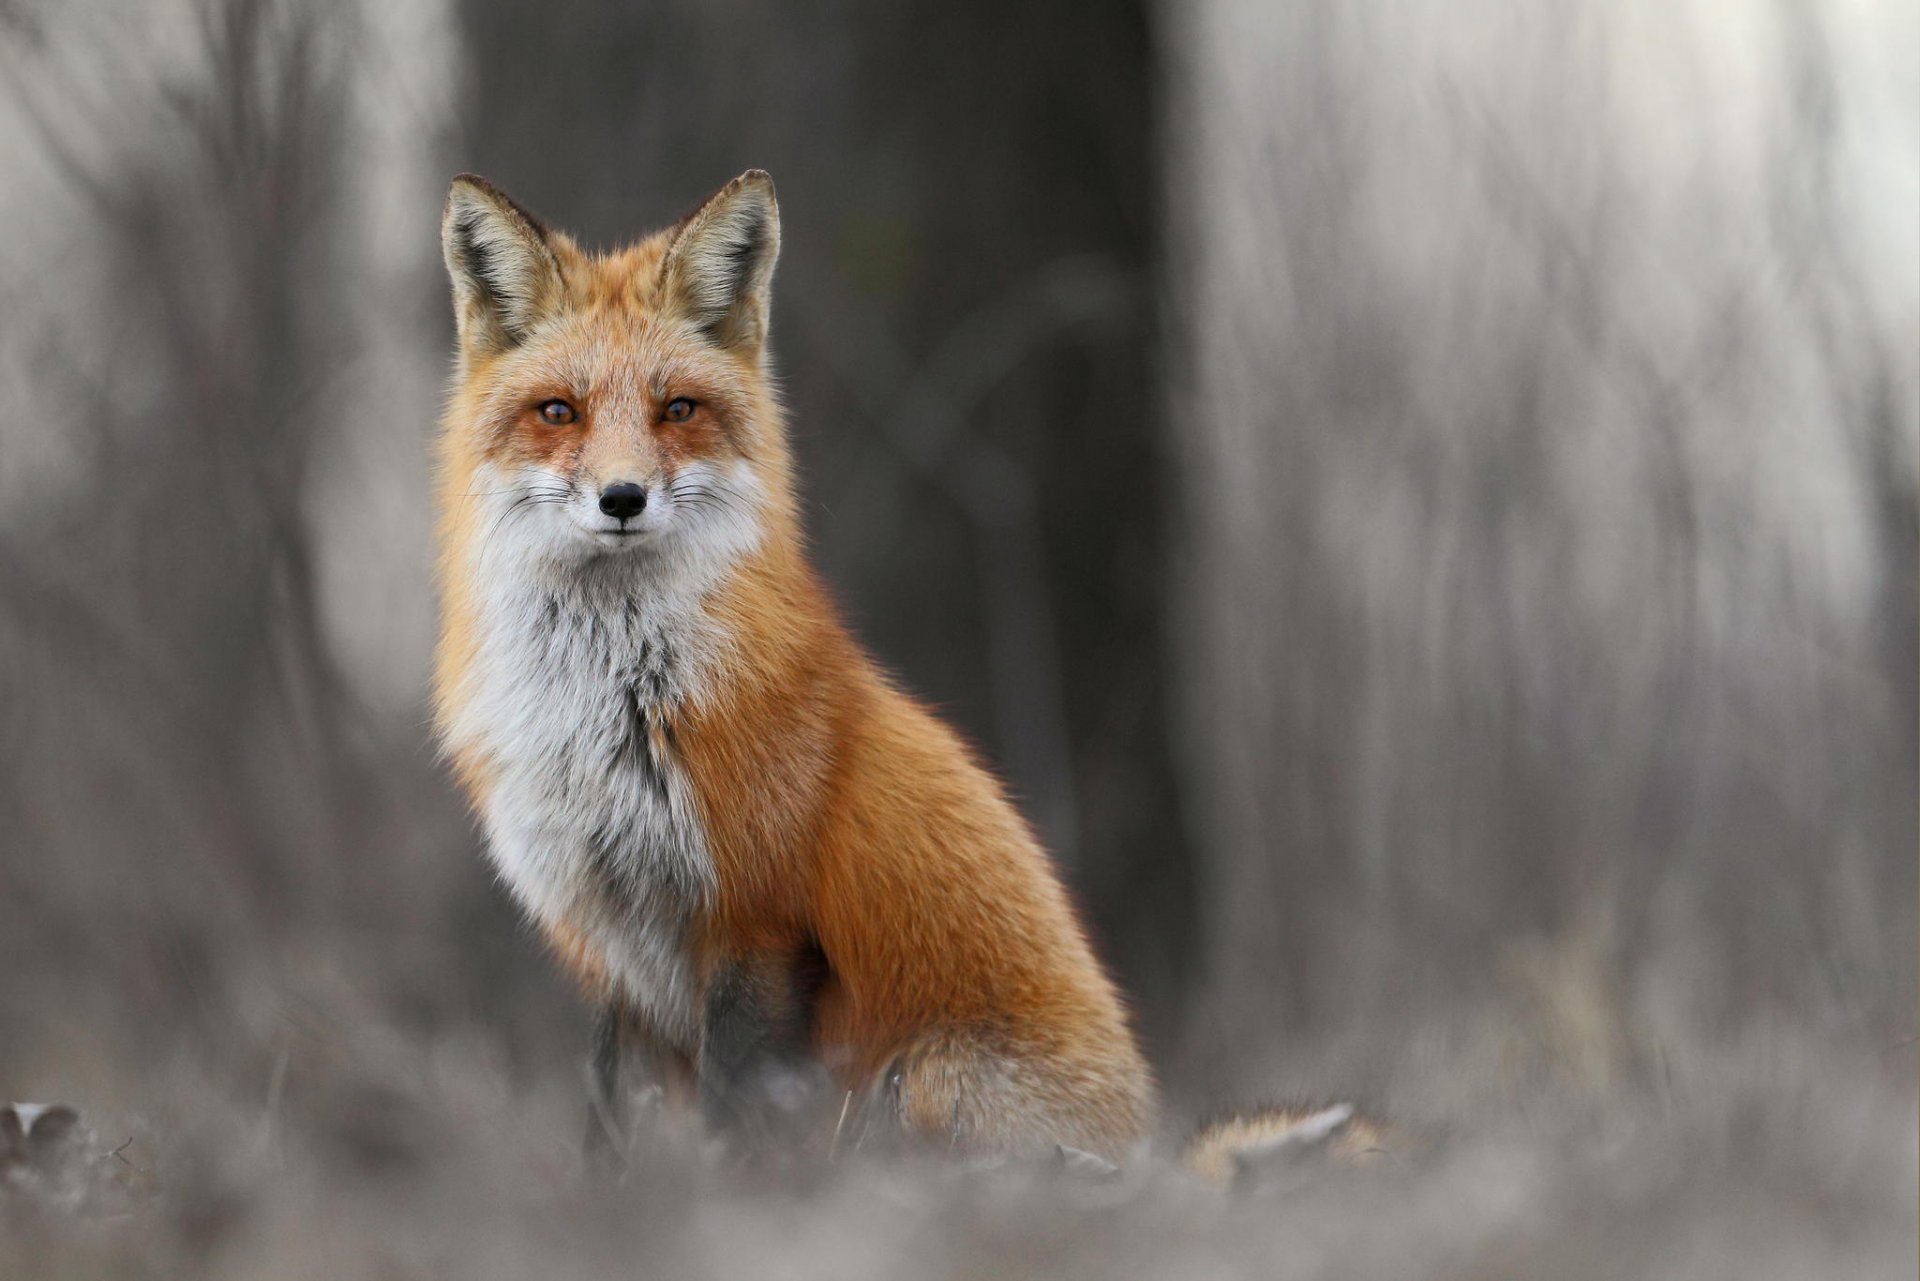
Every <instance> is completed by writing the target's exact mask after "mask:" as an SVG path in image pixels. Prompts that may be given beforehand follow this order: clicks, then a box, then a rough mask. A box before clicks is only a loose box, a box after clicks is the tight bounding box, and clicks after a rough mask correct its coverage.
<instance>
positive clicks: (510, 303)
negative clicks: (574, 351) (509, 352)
mask: <svg viewBox="0 0 1920 1281" xmlns="http://www.w3.org/2000/svg"><path fill="white" fill-rule="evenodd" d="M440 249H441V252H442V254H444V255H445V257H446V260H447V274H448V275H449V276H450V277H452V278H453V310H454V319H455V321H456V323H457V324H458V326H459V329H460V343H461V346H462V347H464V348H466V349H467V350H469V351H475V352H486V351H502V350H505V349H506V348H508V347H512V346H514V345H516V344H517V343H519V342H521V341H522V340H523V339H525V338H526V336H527V334H528V333H529V332H530V331H531V330H532V329H533V326H534V325H535V324H536V323H538V321H539V320H540V319H541V318H542V317H543V316H545V315H547V314H548V313H549V312H550V311H551V310H552V309H553V308H554V307H555V306H557V305H558V303H559V301H560V294H561V280H560V261H559V259H558V257H556V256H555V254H554V249H553V241H552V233H551V232H550V231H548V229H547V226H546V224H545V223H543V222H541V221H540V219H539V218H537V217H535V216H534V215H533V214H531V213H529V212H528V211H527V210H525V209H523V208H521V207H520V206H519V205H517V204H515V203H514V202H513V200H511V199H510V198H509V197H508V196H507V193H506V192H504V191H501V190H500V189H499V188H498V187H496V186H494V185H493V184H492V183H490V182H488V181H487V180H486V179H485V178H481V177H479V176H477V175H475V174H470V173H463V174H461V175H460V176H459V177H457V178H455V179H454V180H453V189H452V190H451V191H449V192H448V193H447V211H446V215H445V216H444V217H443V218H442V220H441V223H440Z"/></svg>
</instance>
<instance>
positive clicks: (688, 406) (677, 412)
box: [665, 396, 694, 423]
mask: <svg viewBox="0 0 1920 1281" xmlns="http://www.w3.org/2000/svg"><path fill="white" fill-rule="evenodd" d="M693 410H694V404H693V402H692V401H691V400H688V399H687V398H686V397H685V396H675V397H674V398H673V399H672V400H669V401H668V402H667V412H666V415H665V417H666V420H667V421H668V422H670V423H683V422H685V421H687V419H689V418H691V417H693Z"/></svg>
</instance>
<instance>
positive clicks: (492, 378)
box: [441, 169, 789, 572]
mask: <svg viewBox="0 0 1920 1281" xmlns="http://www.w3.org/2000/svg"><path fill="white" fill-rule="evenodd" d="M441 242H442V248H443V250H444V253H445V257H446V264H447V272H448V274H449V275H450V276H451V277H452V281H453V302H454V313H455V317H456V321H457V326H458V330H459V362H458V373H457V377H456V382H455V386H454V391H453V395H452V398H451V403H450V406H449V412H448V417H447V422H446V427H445V431H444V433H443V437H442V500H443V503H444V504H445V505H446V508H447V510H446V511H445V512H444V513H443V516H444V517H445V518H446V519H448V520H449V521H450V522H452V524H453V526H454V530H455V534H456V538H457V539H458V541H461V542H463V543H467V544H469V545H470V547H469V549H470V550H472V551H474V552H477V553H478V554H479V555H480V556H481V557H483V558H484V559H485V560H486V561H487V562H488V563H489V564H491V565H495V566H500V565H504V564H509V563H511V564H517V565H520V566H522V567H526V568H528V569H530V570H532V571H534V572H541V571H547V572H565V571H566V570H567V569H569V568H578V567H581V566H586V565H596V566H600V567H603V568H617V567H620V566H632V567H633V568H635V569H636V570H640V569H651V570H654V571H660V570H662V569H663V568H681V569H685V568H696V567H705V568H706V569H707V570H708V571H709V572H710V571H712V570H714V569H721V568H724V567H725V566H726V565H728V564H730V563H732V562H733V561H735V560H737V559H738V558H739V557H741V556H743V555H745V554H747V553H748V552H749V551H751V550H752V549H753V548H754V547H755V546H757V545H758V544H759V543H760V542H761V541H762V540H763V539H764V538H765V537H766V534H767V532H768V522H769V521H770V520H776V519H779V518H780V517H781V514H782V512H783V511H784V510H785V507H786V504H787V501H788V500H787V498H786V495H787V493H788V490H789V479H788V468H789V464H788V461H787V453H786V445H785V440H784V429H783V427H782V423H781V417H780V408H779V404H778V400H777V397H776V395H775V393H774V391H773V386H772V381H771V378H770V377H769V374H768V369H767V353H766V339H767V321H768V314H769V313H768V304H769V291H770V287H771V284H772V279H773V268H774V261H775V259H776V258H777V257H778V255H779V251H780V212H779V208H778V206H777V205H776V204H775V202H774V195H773V181H772V179H770V178H769V177H768V176H767V175H766V174H765V173H763V172H761V171H760V170H757V169H756V170H749V171H748V172H746V173H744V174H742V175H740V176H739V177H738V178H735V179H734V180H733V181H732V182H730V183H728V184H727V185H726V186H725V187H723V188H721V189H720V191H718V192H717V193H715V194H714V195H713V196H712V197H711V198H709V199H708V200H707V201H706V203H705V204H703V205H701V207H700V208H699V209H697V210H696V211H695V212H694V213H692V214H691V215H689V216H688V217H686V218H684V219H682V220H681V221H680V222H678V223H677V224H675V225H674V226H672V227H670V228H668V229H666V230H665V231H661V232H658V233H656V234H654V235H652V236H649V237H647V238H646V239H644V240H641V241H639V242H638V243H636V244H634V245H631V246H629V247H627V248H625V249H621V250H617V251H614V252H611V253H606V254H591V253H588V252H586V251H584V250H582V249H581V248H579V247H578V246H577V245H576V244H575V243H574V242H573V241H572V240H571V239H570V238H569V237H567V236H566V235H565V234H563V233H561V232H558V231H555V230H553V229H552V228H550V227H548V226H547V225H546V224H545V223H544V222H542V221H541V219H540V218H538V217H536V216H535V215H534V214H532V213H530V212H528V211H527V210H526V209H524V208H522V207H521V206H520V205H518V204H516V203H515V202H514V201H513V200H511V199H509V198H508V197H507V196H506V194H505V193H503V192H501V191H500V190H499V189H498V188H496V187H494V186H493V185H492V184H491V183H489V182H487V181H486V180H485V179H483V178H477V177H474V176H472V175H467V174H463V175H461V176H460V177H459V178H456V179H455V180H454V182H453V188H452V190H451V192H450V193H449V194H448V197H447V207H446V214H445V217H444V220H443V222H442V225H441Z"/></svg>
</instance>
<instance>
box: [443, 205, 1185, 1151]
mask: <svg viewBox="0 0 1920 1281" xmlns="http://www.w3.org/2000/svg"><path fill="white" fill-rule="evenodd" d="M442 233H443V247H444V250H445V255H446V263H447V269H448V272H449V273H450V274H451V276H452V281H453V293H454V303H455V310H456V315H457V324H458V331H459V360H458V371H457V376H456V381H455V384H454V387H453V391H452V393H451V396H450V401H449V404H448V407H447V411H446V416H445V420H444V424H443V429H442V432H441V435H440V440H439V478H438V486H439V515H438V543H439V562H438V582H439V590H440V603H441V632H440V639H439V647H438V653H437V660H436V675H435V693H436V714H437V722H438V726H439V731H440V734H441V737H442V740H443V742H444V744H445V747H446V749H447V751H448V754H449V756H450V759H451V761H452V763H453V767H454V770H455V773H456V775H457V777H458V779H459V781H460V783H461V784H462V785H463V787H464V788H465V790H466V791H467V793H468V795H469V796H470V798H471V800H472V802H473V805H474V807H475V809H476V810H477V812H478V814H479V817H480V819H481V822H482V824H483V826H484V828H485V831H486V836H487V844H488V850H489V853H490V855H491V858H492V861H493V863H494V865H495V867H496V868H497V870H498V872H499V875H500V877H501V879H502V880H503V881H504V882H505V884H506V885H507V886H508V887H509V889H510V890H511V892H512V893H513V895H514V896H515V897H516V898H517V899H518V900H519V902H520V903H521V904H522V905H523V907H524V908H525V910H526V912H527V913H528V915H529V916H530V917H531V919H532V920H533V921H534V922H536V923H537V924H538V926H539V928H540V929H541V930H542V931H543V932H544V933H545V935H546V937H547V938H548V939H549V940H550V942H551V944H552V946H553V949H554V951H555V952H556V953H557V954H558V956H559V958H560V959H561V961H562V962H563V963H564V964H565V965H566V967H567V968H568V969H570V970H571V971H572V972H573V974H574V975H575V976H576V977H577V978H578V980H579V981H580V982H581V983H582V984H583V985H584V986H585V987H586V989H587V990H588V992H589V993H590V994H591V995H592V997H593V998H594V999H595V1000H596V1001H597V1002H598V1003H599V1006H600V1008H601V1010H602V1014H601V1017H600V1029H599V1032H598V1034H597V1041H598V1048H597V1051H596V1059H597V1061H598V1065H599V1066H598V1071H599V1076H600V1080H601V1084H600V1093H601V1099H602V1101H603V1102H606V1103H610V1102H612V1101H613V1096H614V1094H615V1093H616V1091H615V1089H614V1085H613V1082H614V1078H615V1077H616V1075H617V1072H618V1070H619V1057H620V1051H621V1047H622V1045H624V1044H629V1043H631V1044H633V1045H637V1046H638V1047H639V1048H641V1049H643V1050H644V1051H645V1052H646V1057H647V1058H648V1059H649V1060H650V1061H651V1062H652V1063H653V1065H654V1068H655V1070H656V1071H657V1072H658V1073H659V1074H660V1075H661V1077H662V1079H663V1082H664V1084H665V1085H666V1087H667V1088H668V1089H669V1091H670V1092H677V1093H678V1095H679V1096H680V1097H682V1098H687V1097H689V1096H691V1097H692V1098H696V1099H697V1100H698V1102H699V1105H700V1107H701V1109H702V1110H703V1111H704V1112H705V1113H706V1114H707V1115H708V1117H709V1118H710V1119H712V1120H714V1121H716V1122H718V1123H721V1124H724V1123H726V1122H727V1121H728V1120H729V1119H730V1118H732V1117H734V1116H736V1115H737V1114H739V1113H741V1112H754V1111H757V1110H764V1109H765V1108H768V1107H774V1108H775V1110H777V1107H775V1105H777V1104H778V1103H779V1098H778V1097H777V1096H778V1095H779V1092H780V1089H781V1084H780V1083H781V1082H782V1080H784V1079H787V1078H785V1077H783V1075H782V1072H783V1071H784V1070H785V1069H787V1068H795V1069H796V1070H797V1069H798V1067H799V1066H800V1065H818V1067H819V1068H820V1069H822V1070H824V1071H825V1072H827V1073H829V1074H830V1075H831V1077H832V1078H833V1081H834V1084H835V1086H836V1087H837V1089H836V1092H835V1094H834V1095H833V1097H834V1098H835V1100H836V1101H837V1100H839V1099H840V1098H841V1097H842V1093H841V1092H845V1094H846V1095H849V1096H851V1097H855V1098H858V1099H860V1100H861V1101H862V1107H863V1110H864V1111H866V1112H868V1113H874V1112H878V1113H879V1114H880V1115H881V1116H882V1117H883V1118H884V1119H885V1121H886V1123H887V1124H888V1125H890V1126H893V1127H895V1128H897V1129H898V1130H899V1131H900V1132H902V1133H904V1134H908V1135H919V1136H925V1137H927V1138H930V1139H933V1140H935V1141H937V1142H938V1144H939V1145H940V1146H941V1147H943V1148H947V1149H951V1150H957V1151H960V1152H963V1153H967V1154H971V1155H976V1156H981V1157H998V1156H1003V1155H1017V1154H1021V1153H1030V1152H1043V1151H1047V1150H1050V1149H1051V1148H1053V1147H1054V1146H1055V1145H1058V1146H1061V1147H1066V1148H1072V1149H1079V1150H1082V1151H1084V1152H1088V1153H1092V1154H1094V1155H1097V1156H1099V1157H1102V1158H1105V1159H1110V1160H1111V1159H1117V1158H1119V1157H1121V1156H1123V1155H1125V1154H1126V1153H1127V1152H1128V1151H1129V1149H1131V1148H1132V1147H1133V1146H1134V1145H1135V1144H1136V1143H1137V1142H1138V1141H1139V1140H1140V1139H1141V1138H1142V1136H1143V1135H1144V1134H1145V1132H1146V1130H1147V1128H1148V1126H1149V1125H1150V1123H1151V1119H1152V1117H1153V1114H1154V1106H1155V1103H1154V1095H1155V1091H1154V1085H1153V1081H1152V1078H1151V1076H1150V1074H1149V1071H1148V1069H1147V1066H1146V1064H1145V1062H1144V1061H1143V1059H1142V1057H1141V1054H1140V1051H1139V1048H1138V1046H1137V1045H1136V1042H1135V1038H1134V1034H1133V1032H1132V1031H1131V1029H1130V1028H1129V1025H1128V1020H1127V1016H1126V1013H1125V1011H1124V1010H1123V1008H1122V1005H1121V1001H1120V998H1119V996H1118V994H1117V993H1116V991H1115V989H1114V985H1113V984H1112V983H1111V982H1110V981H1109V980H1108V978H1107V976H1106V974H1105V973H1104V972H1103V971H1102V969H1101V967H1100V965H1099V963H1098V962H1097V961H1096V960H1095V958H1094V955H1093V952H1092V950H1091V948H1090V947H1089V945H1088V942H1087V938H1086V935H1085V933H1084V931H1083V930H1082V928H1081V925H1080V923H1079V922H1078V920H1077V919H1076V917H1075V914H1074V911H1073V908H1072V907H1071V905H1070V904H1069V902H1068V898H1067V895H1066V893H1065V891H1064V889H1063V887H1062V885H1061V882H1060V880H1059V878H1058V876H1057V875H1056V874H1055V872H1054V870H1053V869H1052V867H1051V865H1050V864H1049V862H1048V860H1047V857H1046V855H1045V854H1044V853H1043V852H1042V850H1041V849H1040V847H1039V845H1038V844H1037V842H1036V841H1035V839H1034V836H1033V834H1032V832H1031V831H1030V830H1029V828H1028V826H1027V824H1026V823H1025V822H1024V821H1023V820H1022V818H1021V817H1020V815H1019V814H1018V813H1017V812H1016V811H1015V809H1014V807H1013V805H1012V804H1011V803H1010V802H1009V801H1008V799H1007V796H1006V793H1005V791H1004V790H1003V789H1002V787H1001V786H1000V784H999V783H998V782H996V781H995V780H994V778H993V777H992V776H991V775H990V774H988V772H987V771H986V770H985V769H983V768H982V767H981V765H980V764H979V763H978V762H977V761H976V759H975V758H974V756H973V755H972V753H971V752H970V751H969V750H968V749H967V748H966V747H965V746H964V745H963V744H962V743H961V741H960V739H959V738H958V737H957V736H956V735H955V734H954V732H953V731H952V730H950V729H949V728H948V727H947V726H946V725H944V724H943V723H942V722H941V721H939V720H938V719H936V718H935V717H934V716H933V715H932V714H931V713H929V712H928V711H927V710H926V709H925V708H924V707H922V706H921V705H920V704H919V703H917V702H915V701H914V700H913V699H912V698H910V697H908V696H907V695H906V694H905V693H903V692H902V691H901V690H900V689H899V688H898V687H897V686H896V685H895V684H894V683H893V682H892V681H891V680H890V679H889V678H888V677H887V676H886V675H884V674H883V673H882V672H881V670H880V669H879V668H878V667H877V666H876V665H875V663H874V662H873V660H872V659H871V658H869V657H868V655H867V654H866V652H865V651H864V650H863V649H862V648H861V647H860V646H859V644H858V643H857V642H856V641H855V640H854V639H853V638H852V637H851V636H850V635H849V634H848V632H847V630H846V628H845V626H844V625H843V624H842V623H841V621H840V619H839V618H838V616H837V615H836V613H835V611H834V608H833V606H832V604H831V603H830V601H829V599H828V596H827V593H826V591H825V590H824V589H823V588H822V586H821V583H820V580H819V578H818V576H817V574H816V573H815V571H814V569H813V567H812V565H811V564H810V563H809V561H808V557H807V552H806V548H805V543H804V539H803V536H802V531H801V524H800V519H799V515H798V504H797V502H796V498H795V492H794V476H793V463H792V459H791V455H790V451H789V447H788V441H787V435H786V427H785V423H784V416H783V411H782V408H781V404H780V400H779V396H778V394H777V392H776V390H775V387H774V383H773V380H772V378H771V376H770V373H769V368H768V355H767V330H768V320H769V290H770V286H771V283H772V279H773V271H774V262H775V259H776V258H777V256H778V254H779V249H780V215H779V210H778V207H777V206H776V204H775V201H774V191H773V183H772V181H771V180H770V179H769V178H768V176H767V175H766V174H765V173H762V172H760V171H758V170H753V171H749V172H747V173H745V174H742V175H741V176H740V177H738V178H736V179H734V180H733V181H732V182H730V183H728V184H727V185H726V186H725V187H723V188H722V189H721V190H720V191H719V192H718V193H716V194H715V195H714V196H713V197H711V198H710V199H709V200H707V201H706V203H705V204H703V205H701V206H700V208H699V209H698V210H696V211H695V212H694V213H692V214H691V215H689V216H688V217H686V218H684V219H682V220H681V221H680V222H678V223H676V224H674V225H673V226H671V227H669V228H668V229H666V230H664V231H661V232H659V233H657V234H655V235H652V236H650V237H648V238H646V239H644V240H641V241H640V242H638V243H637V244H635V245H633V246H631V247H629V248H626V249H622V250H619V251H616V252H612V253H608V254H590V253H588V252H586V251H584V250H582V249H581V248H579V247H578V246H577V245H575V244H574V242H573V241H572V240H571V239H569V238H568V237H567V236H566V235H564V234H562V233H560V232H558V231H555V230H553V229H551V228H549V227H548V226H547V225H546V224H544V223H543V222H542V221H541V220H540V219H539V218H537V217H535V216H534V215H533V214H531V213H529V212H527V211H526V210H525V209H523V208H521V207H520V206H519V205H517V204H515V203H514V202H513V201H512V200H510V199H508V198H507V196H505V195H504V194H503V193H501V192H500V191H499V190H497V189H496V188H494V187H493V186H492V185H491V184H489V183H487V182H486V181H485V180H483V179H480V178H476V177H472V176H462V177H460V178H458V179H456V180H455V181H454V184H453V188H452V191H451V194H450V195H449V198H448V201H447V206H446V215H445V219H444V222H443V226H442ZM776 1069H777V1070H776Z"/></svg>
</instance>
